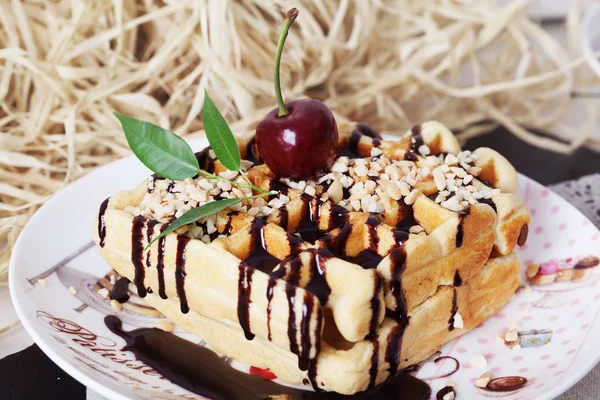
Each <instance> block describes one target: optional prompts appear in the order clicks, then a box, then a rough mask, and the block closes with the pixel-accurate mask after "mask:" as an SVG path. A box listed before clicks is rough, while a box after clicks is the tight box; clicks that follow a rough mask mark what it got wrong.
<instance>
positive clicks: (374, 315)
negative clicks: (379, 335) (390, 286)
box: [368, 274, 383, 337]
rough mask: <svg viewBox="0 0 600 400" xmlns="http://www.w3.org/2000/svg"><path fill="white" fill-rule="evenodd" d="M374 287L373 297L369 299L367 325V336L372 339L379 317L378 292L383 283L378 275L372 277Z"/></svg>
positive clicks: (379, 302)
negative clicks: (368, 321) (369, 313)
mask: <svg viewBox="0 0 600 400" xmlns="http://www.w3.org/2000/svg"><path fill="white" fill-rule="evenodd" d="M374 279H375V285H374V289H373V297H371V322H370V323H369V335H368V337H372V336H374V335H375V333H376V332H377V328H378V327H379V315H381V301H380V300H379V292H380V291H381V289H382V288H383V281H382V279H381V277H380V276H379V274H376V275H375V276H374Z"/></svg>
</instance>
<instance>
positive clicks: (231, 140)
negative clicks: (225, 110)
mask: <svg viewBox="0 0 600 400" xmlns="http://www.w3.org/2000/svg"><path fill="white" fill-rule="evenodd" d="M202 122H203V123H204V130H205V131H206V137H207V138H208V142H209V143H210V147H211V148H212V149H213V151H214V152H215V154H216V155H217V158H218V159H219V161H221V164H223V165H224V166H225V167H226V168H227V169H229V170H231V171H237V170H239V169H240V149H239V147H238V145H237V142H236V141H235V137H234V136H233V133H231V129H230V128H229V125H227V121H225V118H223V115H221V113H220V112H219V110H218V109H217V106H215V103H213V101H212V100H211V99H210V97H209V96H208V92H207V91H206V90H204V106H203V107H202Z"/></svg>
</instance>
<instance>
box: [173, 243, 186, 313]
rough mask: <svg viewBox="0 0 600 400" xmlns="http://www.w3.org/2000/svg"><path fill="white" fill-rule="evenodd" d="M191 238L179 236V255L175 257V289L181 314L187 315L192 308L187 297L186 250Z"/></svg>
mask: <svg viewBox="0 0 600 400" xmlns="http://www.w3.org/2000/svg"><path fill="white" fill-rule="evenodd" d="M189 242H190V238H188V237H186V236H182V235H179V236H177V253H176V255H175V287H176V289H177V296H178V297H179V307H180V308H181V312H182V313H184V314H187V313H188V312H189V311H190V308H189V306H188V303H187V297H186V295H185V275H186V273H185V250H186V247H187V244H188V243H189Z"/></svg>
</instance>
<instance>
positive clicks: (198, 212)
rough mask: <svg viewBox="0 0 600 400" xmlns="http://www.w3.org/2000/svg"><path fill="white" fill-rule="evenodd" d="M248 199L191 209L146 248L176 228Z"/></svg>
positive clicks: (223, 201)
mask: <svg viewBox="0 0 600 400" xmlns="http://www.w3.org/2000/svg"><path fill="white" fill-rule="evenodd" d="M253 197H257V196H253ZM249 198H252V197H243V198H239V197H236V198H234V199H224V200H215V201H211V202H210V203H206V204H204V205H203V206H200V207H195V208H192V209H191V210H190V211H188V212H186V213H185V214H183V215H182V216H181V217H179V218H177V219H176V220H175V221H173V222H171V223H170V224H169V226H168V227H167V229H165V230H164V231H162V232H161V234H160V235H158V236H157V237H155V238H154V240H152V241H151V242H150V243H148V246H146V248H148V247H150V246H151V245H152V243H154V242H156V241H157V240H158V239H160V238H161V237H163V236H165V235H167V234H169V233H171V232H173V231H174V230H176V229H178V228H181V227H182V226H184V225H189V224H193V223H194V222H196V221H198V220H199V219H200V218H204V217H207V216H209V215H215V214H217V213H219V212H221V211H223V210H224V209H226V208H227V207H231V206H232V205H234V204H237V203H239V202H241V201H244V200H246V199H249Z"/></svg>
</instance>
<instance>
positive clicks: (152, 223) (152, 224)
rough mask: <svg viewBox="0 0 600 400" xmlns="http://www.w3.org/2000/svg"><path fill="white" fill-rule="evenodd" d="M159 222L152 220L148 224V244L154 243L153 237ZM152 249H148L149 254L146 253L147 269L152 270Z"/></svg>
mask: <svg viewBox="0 0 600 400" xmlns="http://www.w3.org/2000/svg"><path fill="white" fill-rule="evenodd" d="M158 223H159V222H158V221H154V220H150V221H148V222H147V223H146V240H147V241H148V243H150V242H152V235H154V227H155V226H156V225H158ZM150 255H151V254H150V248H148V252H147V253H146V267H148V268H150V267H151V266H152V259H151V257H150Z"/></svg>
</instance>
